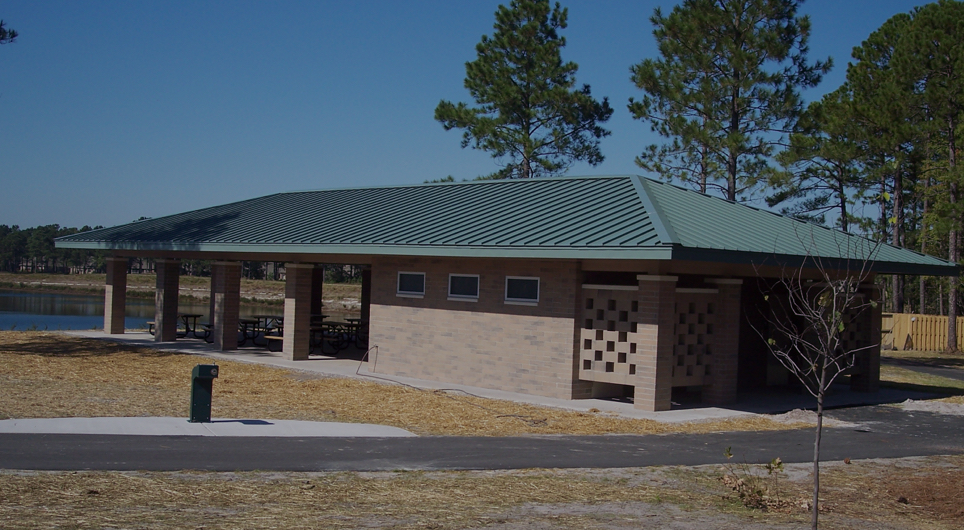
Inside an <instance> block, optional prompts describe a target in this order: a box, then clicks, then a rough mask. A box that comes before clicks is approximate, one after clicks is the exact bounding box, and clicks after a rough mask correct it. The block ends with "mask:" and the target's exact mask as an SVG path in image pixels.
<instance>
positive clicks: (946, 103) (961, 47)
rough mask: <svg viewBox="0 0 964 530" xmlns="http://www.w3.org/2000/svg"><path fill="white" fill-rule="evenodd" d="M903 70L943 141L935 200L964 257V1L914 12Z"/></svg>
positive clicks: (952, 319) (953, 292)
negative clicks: (963, 154)
mask: <svg viewBox="0 0 964 530" xmlns="http://www.w3.org/2000/svg"><path fill="white" fill-rule="evenodd" d="M894 62H895V63H896V67H897V68H898V69H899V71H900V73H901V75H902V76H903V77H905V78H906V79H909V80H911V81H915V88H917V89H918V90H919V94H920V99H921V102H922V109H923V111H924V112H925V116H926V118H927V120H926V123H925V124H924V127H923V128H924V129H925V130H930V131H932V132H933V133H934V134H935V135H936V136H937V137H938V138H940V141H941V142H942V144H943V149H942V157H941V158H942V159H943V161H944V164H943V167H942V168H941V170H940V171H939V176H938V177H937V178H938V180H939V183H938V186H939V188H940V189H942V190H943V191H944V193H942V194H940V195H938V197H939V198H940V199H942V200H941V201H940V202H939V203H937V204H935V205H934V209H935V210H936V211H938V212H940V214H941V215H940V217H941V218H942V219H944V221H945V222H946V228H947V234H948V236H947V237H948V259H949V260H950V261H953V262H954V263H957V262H959V261H960V259H961V255H960V249H959V246H958V244H959V242H958V238H959V235H960V231H961V224H962V220H964V215H962V214H964V212H962V208H961V206H962V205H961V180H962V175H961V172H962V168H961V165H960V164H959V161H958V156H959V149H960V148H959V141H958V139H957V135H958V134H960V128H961V124H962V122H964V4H962V3H961V2H954V1H949V0H941V1H940V2H937V3H933V4H928V5H925V6H923V7H921V8H919V9H917V10H916V11H915V12H914V13H913V22H912V23H910V24H909V25H908V26H907V29H906V32H905V34H904V35H903V36H902V38H901V39H900V41H899V45H898V49H897V50H896V51H895V53H894ZM958 282H959V280H958V278H956V277H955V278H953V279H952V284H951V288H950V289H949V290H948V331H947V349H948V351H950V352H956V351H958V346H959V345H958V344H957V314H958V307H957V306H958Z"/></svg>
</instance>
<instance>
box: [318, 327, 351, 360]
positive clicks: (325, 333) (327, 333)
mask: <svg viewBox="0 0 964 530" xmlns="http://www.w3.org/2000/svg"><path fill="white" fill-rule="evenodd" d="M357 331H358V323H352V322H342V321H338V320H329V321H325V322H322V323H320V324H315V325H313V326H311V328H310V332H311V341H310V345H311V349H312V350H314V349H315V348H316V347H318V348H320V350H321V354H323V355H324V354H326V353H327V352H325V345H326V344H327V345H328V346H330V347H331V348H332V349H333V350H334V352H333V354H337V353H338V352H340V351H341V350H344V349H345V348H347V347H348V346H349V345H350V344H351V343H352V341H354V340H355V336H356V333H357Z"/></svg>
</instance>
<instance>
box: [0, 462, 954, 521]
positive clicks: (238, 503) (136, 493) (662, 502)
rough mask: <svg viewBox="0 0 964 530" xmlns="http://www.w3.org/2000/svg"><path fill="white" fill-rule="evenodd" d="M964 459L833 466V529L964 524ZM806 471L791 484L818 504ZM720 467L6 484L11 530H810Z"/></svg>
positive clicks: (140, 476) (793, 474)
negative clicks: (743, 492) (747, 500)
mask: <svg viewBox="0 0 964 530" xmlns="http://www.w3.org/2000/svg"><path fill="white" fill-rule="evenodd" d="M962 466H964V456H945V457H928V458H910V459H897V460H874V461H854V462H853V463H852V464H850V465H844V464H843V463H826V464H825V465H824V471H823V473H822V474H821V478H822V495H821V499H822V504H823V505H824V506H825V507H826V511H822V513H821V520H820V523H821V528H824V529H909V528H920V529H934V530H937V529H941V530H949V529H956V528H961V527H962V526H964V509H962V507H961V504H960V499H961V498H962V496H964V473H962V471H964V469H962ZM807 467H808V466H807V465H804V464H796V465H792V466H788V474H786V475H782V476H781V479H780V480H781V488H782V489H781V492H782V495H785V496H786V497H787V498H790V499H794V500H799V499H805V498H806V497H807V491H808V487H809V480H810V477H809V475H808V474H807V472H806V469H807ZM721 475H722V470H721V469H720V468H719V467H718V466H700V467H696V468H685V467H669V468H647V469H614V470H585V469H570V470H520V471H467V472H455V471H453V472H385V473H198V472H177V473H143V472H124V473H118V472H79V473H78V472H73V473H64V472H49V473H48V472H0V527H4V528H12V527H16V528H105V527H107V528H232V529H233V528H372V527H375V528H393V529H397V528H422V529H424V528H433V529H457V528H459V529H460V528H498V529H501V530H509V529H523V528H524V529H557V528H561V529H584V528H599V529H602V528H618V529H629V528H674V529H677V530H681V529H705V528H743V529H746V530H750V529H761V528H780V529H783V528H787V529H789V528H801V527H804V526H806V523H807V522H808V520H809V516H808V514H807V513H806V510H805V508H803V507H802V506H797V503H796V502H794V503H793V505H794V506H796V507H795V508H791V509H790V510H789V512H788V513H777V512H761V511H757V510H747V509H745V508H743V507H742V506H741V505H740V503H739V502H736V501H735V500H734V499H733V498H732V496H730V495H728V494H727V491H726V489H725V487H724V486H723V484H722V483H721V481H720V480H719V478H720V477H721Z"/></svg>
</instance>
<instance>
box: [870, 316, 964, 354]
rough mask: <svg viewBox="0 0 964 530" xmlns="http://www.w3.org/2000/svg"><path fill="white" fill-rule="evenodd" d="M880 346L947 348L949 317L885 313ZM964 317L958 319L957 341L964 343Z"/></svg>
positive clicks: (927, 348)
mask: <svg viewBox="0 0 964 530" xmlns="http://www.w3.org/2000/svg"><path fill="white" fill-rule="evenodd" d="M882 317H883V318H882V321H881V326H880V330H881V338H880V349H882V350H919V351H934V350H938V351H939V350H944V349H946V348H947V317H942V316H937V315H916V314H912V313H884V314H883V315H882ZM962 340H964V317H958V318H957V344H958V345H959V346H960V345H962V344H964V342H962Z"/></svg>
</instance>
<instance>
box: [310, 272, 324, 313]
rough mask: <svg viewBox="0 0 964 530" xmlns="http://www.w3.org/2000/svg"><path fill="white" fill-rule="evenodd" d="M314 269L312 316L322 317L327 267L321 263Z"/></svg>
mask: <svg viewBox="0 0 964 530" xmlns="http://www.w3.org/2000/svg"><path fill="white" fill-rule="evenodd" d="M314 267H315V268H314V269H312V271H311V314H312V315H320V314H321V313H322V312H323V311H322V310H321V308H322V298H323V297H324V294H325V266H324V265H322V264H320V263H319V264H316V265H315V266H314Z"/></svg>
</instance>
